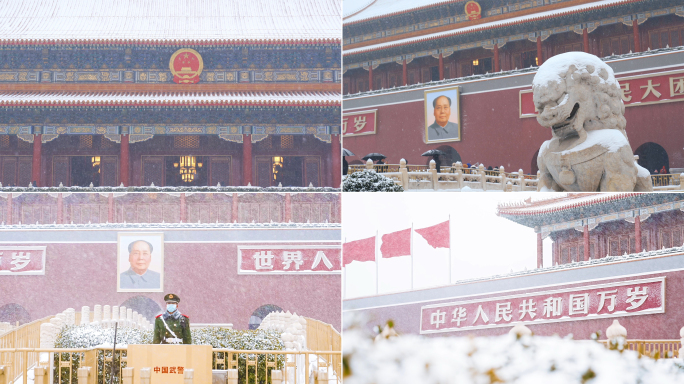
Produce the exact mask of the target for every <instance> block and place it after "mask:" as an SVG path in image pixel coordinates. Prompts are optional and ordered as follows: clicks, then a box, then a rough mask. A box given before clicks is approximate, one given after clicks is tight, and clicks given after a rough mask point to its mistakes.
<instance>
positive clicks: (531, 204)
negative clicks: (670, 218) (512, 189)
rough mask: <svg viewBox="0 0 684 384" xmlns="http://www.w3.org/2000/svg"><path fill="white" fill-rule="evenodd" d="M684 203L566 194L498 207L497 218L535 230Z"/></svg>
mask: <svg viewBox="0 0 684 384" xmlns="http://www.w3.org/2000/svg"><path fill="white" fill-rule="evenodd" d="M680 201H684V194H679V193H638V192H629V193H605V192H604V193H569V194H567V195H559V196H558V197H553V198H550V199H540V200H535V201H532V200H531V199H527V200H525V201H522V202H517V203H504V204H500V205H499V206H498V207H497V209H496V214H497V216H500V217H503V218H506V219H508V220H511V221H514V222H516V223H518V224H522V225H524V226H526V227H530V228H534V227H538V226H544V225H551V224H558V223H567V222H572V221H575V220H580V219H586V218H589V217H596V216H600V215H606V214H612V213H616V212H621V211H627V210H633V209H637V208H643V207H651V206H656V205H660V204H667V203H671V202H680Z"/></svg>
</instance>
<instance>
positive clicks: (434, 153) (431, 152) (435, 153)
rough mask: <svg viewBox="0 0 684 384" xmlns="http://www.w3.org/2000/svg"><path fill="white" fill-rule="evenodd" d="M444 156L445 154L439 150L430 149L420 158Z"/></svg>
mask: <svg viewBox="0 0 684 384" xmlns="http://www.w3.org/2000/svg"><path fill="white" fill-rule="evenodd" d="M442 155H444V156H446V153H444V152H442V151H440V150H439V149H431V150H429V151H427V152H425V153H423V154H422V155H421V156H442Z"/></svg>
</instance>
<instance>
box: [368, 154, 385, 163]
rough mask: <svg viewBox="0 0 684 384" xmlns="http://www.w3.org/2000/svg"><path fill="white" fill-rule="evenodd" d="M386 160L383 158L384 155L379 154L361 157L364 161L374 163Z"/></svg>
mask: <svg viewBox="0 0 684 384" xmlns="http://www.w3.org/2000/svg"><path fill="white" fill-rule="evenodd" d="M386 158H387V156H385V155H383V154H381V153H369V154H367V155H366V156H364V157H363V159H364V160H368V159H371V160H373V161H375V160H382V159H386Z"/></svg>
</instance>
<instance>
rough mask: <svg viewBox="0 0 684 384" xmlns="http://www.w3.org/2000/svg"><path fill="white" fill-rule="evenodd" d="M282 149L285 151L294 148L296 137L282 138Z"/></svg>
mask: <svg viewBox="0 0 684 384" xmlns="http://www.w3.org/2000/svg"><path fill="white" fill-rule="evenodd" d="M280 148H284V149H290V148H294V137H293V136H292V135H282V136H280Z"/></svg>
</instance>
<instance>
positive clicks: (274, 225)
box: [0, 222, 342, 231]
mask: <svg viewBox="0 0 684 384" xmlns="http://www.w3.org/2000/svg"><path fill="white" fill-rule="evenodd" d="M0 228H2V230H3V231H8V230H26V229H43V230H44V229H60V230H61V229H69V230H88V229H122V228H128V229H131V228H134V229H135V228H137V229H147V228H150V229H299V228H307V229H310V228H336V229H339V228H342V224H340V223H273V222H271V223H100V224H90V223H89V224H16V225H5V224H4V223H2V224H0Z"/></svg>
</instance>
